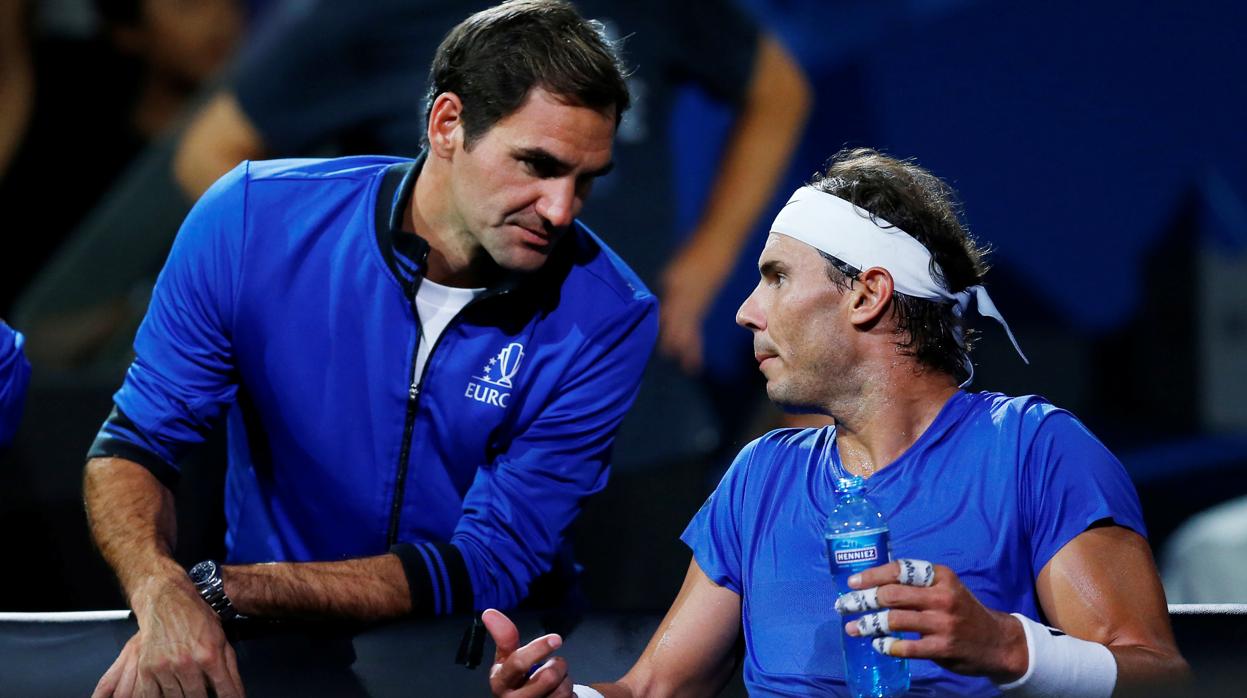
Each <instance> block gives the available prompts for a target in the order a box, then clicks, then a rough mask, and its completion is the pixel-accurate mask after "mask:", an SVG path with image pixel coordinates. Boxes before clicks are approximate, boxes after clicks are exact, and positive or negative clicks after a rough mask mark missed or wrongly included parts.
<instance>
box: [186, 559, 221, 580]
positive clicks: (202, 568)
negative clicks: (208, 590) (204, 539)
mask: <svg viewBox="0 0 1247 698" xmlns="http://www.w3.org/2000/svg"><path fill="white" fill-rule="evenodd" d="M187 574H189V575H190V578H191V583H192V584H195V585H200V584H207V583H208V582H209V581H211V580H212V578H213V577H215V576H216V563H215V562H213V561H212V560H204V561H203V562H200V563H199V564H197V565H195V566H194V567H192V568H191V569H190V572H187Z"/></svg>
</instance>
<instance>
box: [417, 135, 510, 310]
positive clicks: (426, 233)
mask: <svg viewBox="0 0 1247 698" xmlns="http://www.w3.org/2000/svg"><path fill="white" fill-rule="evenodd" d="M443 166H444V165H442V163H440V162H437V161H435V159H434V158H432V157H430V158H428V160H426V161H425V164H424V168H423V169H422V170H421V171H420V176H419V177H417V178H416V184H415V187H413V188H412V192H411V197H410V198H409V199H408V200H407V204H406V209H405V210H404V211H403V230H404V231H406V232H410V233H413V234H417V235H419V236H420V237H422V238H424V240H425V242H427V243H429V258H428V263H427V267H426V269H425V278H427V279H428V280H430V281H432V282H434V283H438V284H442V285H443V286H455V287H460V288H481V287H484V286H488V285H489V284H491V283H493V282H494V281H496V280H497V278H498V277H499V276H500V274H501V269H499V268H498V266H497V265H496V264H494V263H493V260H492V259H490V258H489V255H488V254H485V253H484V250H482V249H481V248H480V246H479V245H476V244H474V241H473V240H472V239H471V236H470V235H469V234H468V233H467V232H465V231H463V228H462V222H460V221H458V220H455V219H454V218H453V216H452V214H451V211H452V208H453V207H451V206H450V203H449V202H450V191H449V190H448V187H447V186H446V181H447V180H446V177H445V173H444V172H442V171H440V169H439V168H440V167H443Z"/></svg>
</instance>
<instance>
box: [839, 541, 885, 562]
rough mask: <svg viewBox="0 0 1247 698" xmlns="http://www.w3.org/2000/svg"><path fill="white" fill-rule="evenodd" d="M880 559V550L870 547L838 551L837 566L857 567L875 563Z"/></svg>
mask: <svg viewBox="0 0 1247 698" xmlns="http://www.w3.org/2000/svg"><path fill="white" fill-rule="evenodd" d="M878 559H879V548H877V547H875V546H873V545H872V546H870V547H869V548H853V549H851V550H837V551H836V564H837V565H855V564H858V563H861V562H873V561H875V560H878Z"/></svg>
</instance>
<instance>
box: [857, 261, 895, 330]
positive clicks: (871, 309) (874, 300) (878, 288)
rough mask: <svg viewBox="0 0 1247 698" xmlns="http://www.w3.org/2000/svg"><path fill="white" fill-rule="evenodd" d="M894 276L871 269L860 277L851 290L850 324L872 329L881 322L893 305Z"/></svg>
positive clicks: (882, 270)
mask: <svg viewBox="0 0 1247 698" xmlns="http://www.w3.org/2000/svg"><path fill="white" fill-rule="evenodd" d="M894 288H895V286H893V283H892V274H891V273H889V272H888V270H887V269H883V268H880V267H871V268H869V269H866V270H865V271H863V272H862V273H861V274H859V275H858V277H857V279H856V280H855V281H854V283H853V287H852V288H851V289H850V291H849V293H850V303H851V305H850V307H849V322H851V323H853V324H854V325H855V326H858V327H870V326H873V325H874V324H875V323H877V322H879V320H881V319H882V318H883V316H884V314H885V313H887V311H888V308H889V307H890V306H891V304H892V291H893V289H894Z"/></svg>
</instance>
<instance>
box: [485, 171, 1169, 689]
mask: <svg viewBox="0 0 1247 698" xmlns="http://www.w3.org/2000/svg"><path fill="white" fill-rule="evenodd" d="M771 230H772V234H771V236H770V238H769V240H768V242H767V245H766V248H765V249H764V251H763V253H762V255H761V258H760V259H759V271H760V273H761V281H760V282H759V284H758V286H757V287H756V289H755V290H754V292H753V294H752V295H751V296H750V297H749V298H748V299H747V300H746V301H745V303H744V304H743V305H742V306H741V308H740V310H739V313H738V315H737V322H738V323H739V324H741V325H742V326H744V327H745V328H747V329H749V330H750V331H751V332H752V333H753V338H754V351H755V356H756V358H757V360H758V362H759V370H760V371H761V372H762V373H763V375H764V376H765V377H766V380H767V394H768V396H769V397H770V398H771V399H772V400H773V401H775V402H776V403H778V404H780V405H781V406H783V407H785V408H786V409H789V410H792V411H795V412H817V413H821V414H826V415H829V416H831V417H833V418H834V420H835V425H834V426H833V427H827V428H824V429H807V430H795V429H787V430H780V431H776V432H771V433H770V434H767V435H766V436H764V437H762V438H761V439H759V440H757V441H755V442H753V443H751V444H750V445H749V446H747V447H746V448H745V449H744V450H743V451H742V452H741V453H740V455H739V456H738V457H737V459H736V461H735V463H734V464H733V466H732V468H731V469H730V470H729V471H728V473H727V474H726V475H725V477H724V479H723V481H722V482H721V483H720V485H719V486H718V488H717V489H716V490H715V492H714V493H713V494H712V495H711V497H710V498H709V500H707V502H706V503H705V505H704V506H703V507H702V509H701V511H699V512H698V513H697V515H696V516H695V517H694V518H693V520H692V522H691V523H690V524H689V526H688V528H687V530H686V531H685V532H684V535H683V540H684V541H685V542H686V543H687V544H688V545H689V547H690V548H692V551H693V560H692V562H691V564H690V566H689V571H688V575H687V577H686V578H685V582H684V586H683V588H682V589H681V591H680V593H679V596H678V597H677V598H676V600H675V603H674V604H673V605H672V607H671V609H670V611H669V612H668V614H667V617H666V619H664V620H663V622H662V624H661V625H660V627H659V629H658V631H657V632H656V633H655V635H654V638H653V640H651V642H650V644H649V646H648V647H647V648H646V650H645V652H644V654H643V655H642V656H641V658H640V659H639V660H638V662H637V663H636V665H635V666H634V667H633V668H632V670H631V671H629V672H628V674H627V675H626V676H624V677H623V678H621V679H620V680H619V681H617V682H616V683H613V684H599V685H595V686H594V687H592V688H590V687H587V686H579V685H576V686H573V685H572V683H571V679H570V678H569V677H568V667H567V666H566V664H565V662H563V660H561V659H559V658H556V657H555V658H551V657H550V655H551V654H552V653H553V651H554V650H555V649H556V648H557V647H558V646H560V644H561V642H562V640H561V638H558V637H557V636H546V637H543V638H539V639H537V640H535V641H533V642H532V643H529V644H528V645H525V646H523V647H520V646H519V638H518V636H517V634H516V632H515V628H514V626H513V625H512V624H511V623H510V621H509V620H507V619H506V617H505V616H503V615H502V614H501V613H499V612H497V611H487V612H486V613H485V617H484V620H485V623H486V626H487V627H488V628H489V630H490V632H491V633H492V634H493V636H494V638H495V641H496V642H497V645H498V648H499V650H498V655H497V660H496V661H497V665H496V666H495V669H494V671H493V672H492V674H491V688H492V689H493V691H494V693H495V695H500V696H507V695H512V694H513V693H515V694H516V695H519V694H518V693H516V692H517V691H523V694H522V695H547V694H551V695H566V694H568V693H570V692H572V691H573V690H574V691H575V692H576V694H577V695H580V696H592V695H608V696H640V695H645V696H653V695H660V696H661V695H685V694H708V693H712V692H714V691H715V690H717V688H718V687H719V686H721V685H722V683H723V682H724V681H725V680H726V679H727V677H728V676H729V675H730V671H731V667H732V663H733V659H734V655H735V653H734V651H733V648H734V646H735V644H736V640H737V638H738V636H740V635H741V634H743V636H744V643H745V659H744V661H745V664H744V680H745V684H746V686H747V687H748V689H749V692H750V694H751V695H772V696H781V695H782V696H807V695H849V689H848V687H847V684H846V680H845V668H844V660H843V652H842V646H843V638H844V636H845V634H846V633H847V634H849V635H852V636H873V637H874V640H873V641H872V642H873V646H874V648H875V650H876V651H878V652H881V653H884V654H890V655H893V656H898V657H907V658H910V659H911V661H910V662H909V665H910V668H911V674H912V685H913V690H914V693H915V694H921V695H957V696H967V695H969V696H978V695H997V694H999V693H1000V692H1002V691H1003V692H1016V694H1017V695H1024V696H1058V695H1060V696H1100V697H1103V698H1107V696H1109V695H1110V694H1111V693H1112V692H1113V691H1114V689H1115V688H1117V687H1118V686H1123V685H1130V684H1140V683H1149V684H1154V683H1155V682H1158V681H1173V680H1181V678H1182V677H1183V676H1184V675H1185V673H1186V671H1187V668H1186V664H1185V662H1184V661H1183V659H1182V658H1181V656H1180V655H1179V653H1178V651H1177V648H1176V646H1175V644H1174V640H1173V634H1172V630H1171V629H1170V627H1169V622H1168V614H1167V609H1166V606H1165V598H1164V593H1163V591H1162V589H1161V585H1160V580H1159V578H1158V576H1157V573H1156V569H1155V566H1154V563H1153V561H1152V558H1151V554H1150V551H1149V549H1148V545H1147V542H1146V540H1145V539H1144V537H1143V535H1144V529H1143V522H1142V516H1141V512H1140V510H1139V504H1138V499H1137V496H1136V494H1135V492H1134V488H1133V486H1132V485H1131V483H1130V481H1129V479H1128V478H1127V476H1126V474H1125V472H1124V470H1123V468H1122V467H1121V465H1120V463H1118V461H1117V460H1116V459H1115V458H1114V457H1113V456H1112V454H1110V453H1109V452H1108V451H1107V449H1105V448H1104V447H1103V446H1102V445H1101V444H1100V443H1099V441H1097V440H1096V439H1095V437H1094V436H1092V435H1091V434H1090V433H1089V432H1088V431H1087V430H1086V429H1085V428H1084V427H1083V426H1082V425H1081V424H1080V423H1079V422H1078V421H1077V420H1076V419H1075V418H1074V417H1073V416H1072V415H1070V414H1069V413H1068V412H1065V411H1063V410H1060V409H1058V408H1056V407H1054V406H1053V405H1052V404H1050V403H1048V402H1047V401H1046V400H1044V399H1042V398H1039V397H1036V396H1028V397H1020V398H1010V397H1007V396H1004V395H1000V394H994V393H971V392H966V391H964V390H962V389H961V388H962V387H963V386H965V385H966V384H967V383H969V380H970V378H971V377H972V374H973V364H972V363H971V362H970V356H969V351H970V340H971V336H970V332H969V330H968V329H967V328H966V323H965V316H966V313H967V311H969V310H970V309H971V308H972V307H973V308H976V309H977V312H978V313H979V314H981V315H983V316H986V317H991V318H993V319H995V320H997V321H998V322H1000V323H1001V324H1002V325H1004V319H1003V317H1002V316H1001V315H1000V313H999V311H997V310H996V308H995V306H994V305H993V303H992V301H991V298H990V297H989V296H988V295H987V292H986V290H985V289H984V287H983V286H982V279H983V275H984V270H985V267H984V264H983V261H982V257H983V253H982V250H981V249H980V248H979V247H978V246H977V245H976V244H975V242H974V240H973V238H971V237H970V236H969V234H968V233H967V232H966V231H965V230H964V228H963V227H962V226H961V224H960V222H959V220H958V216H957V215H956V213H955V208H954V205H953V202H952V192H951V190H950V189H949V188H948V187H947V185H945V184H944V183H943V182H942V181H940V180H939V179H937V178H935V177H934V176H932V175H931V174H929V173H928V172H926V171H925V170H922V169H921V168H919V167H917V166H916V165H914V164H912V163H910V162H903V161H898V160H895V159H892V158H889V157H886V156H884V155H881V154H879V153H877V152H874V151H870V150H864V149H863V150H857V151H849V152H845V153H841V154H840V155H839V156H837V158H835V159H834V161H833V162H832V164H831V165H830V168H829V169H828V171H827V172H826V173H824V174H823V175H821V176H819V177H816V178H815V180H814V181H813V182H812V183H811V184H810V185H809V186H807V187H803V188H802V189H800V190H798V191H797V192H796V193H795V194H794V195H793V197H792V198H791V200H790V201H789V203H788V204H787V205H786V206H785V207H784V209H783V210H782V211H781V212H780V214H779V215H778V216H777V218H776V219H775V222H774V224H773V225H772V228H771ZM1005 329H1006V331H1007V329H1008V327H1007V325H1005ZM1010 337H1012V335H1011V334H1010ZM1015 346H1016V343H1015ZM1019 353H1020V349H1019ZM849 475H854V476H861V477H864V478H865V493H866V496H867V497H868V498H870V499H871V501H872V502H873V503H874V504H875V505H876V506H877V507H878V508H879V510H880V511H881V512H882V514H883V515H884V517H885V519H886V520H887V522H888V524H889V526H890V529H891V549H892V552H893V554H894V556H895V557H899V558H905V559H907V560H908V563H907V564H904V565H902V564H900V563H898V562H895V561H894V562H890V563H888V564H885V565H881V566H877V567H872V568H870V569H868V570H866V571H864V572H862V573H860V574H859V575H857V577H856V578H855V579H852V580H850V586H852V587H853V589H854V591H852V592H850V593H848V594H845V595H844V596H842V597H840V598H839V599H837V595H836V592H835V591H834V590H833V587H832V580H831V575H830V573H829V564H828V559H827V552H826V547H825V543H824V540H823V537H822V534H823V529H824V526H825V523H826V519H827V514H828V512H829V510H830V509H831V507H832V506H833V504H834V498H833V490H834V487H835V482H836V480H837V478H841V477H846V476H849ZM933 563H934V564H933ZM863 611H865V612H867V614H866V615H865V616H862V620H860V621H858V620H854V621H853V622H849V623H846V622H845V618H844V615H842V614H846V615H847V614H856V613H861V612H863ZM1039 621H1042V622H1045V623H1048V624H1051V625H1052V626H1055V627H1056V628H1059V629H1060V630H1061V631H1063V633H1054V632H1053V631H1052V630H1050V629H1049V628H1047V627H1045V626H1043V625H1040V623H1039ZM902 633H904V634H903V635H902ZM542 661H544V662H545V663H544V664H543V666H542V668H541V670H539V671H537V672H535V673H533V672H530V670H529V668H530V667H532V666H533V665H534V664H535V663H538V662H542Z"/></svg>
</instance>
